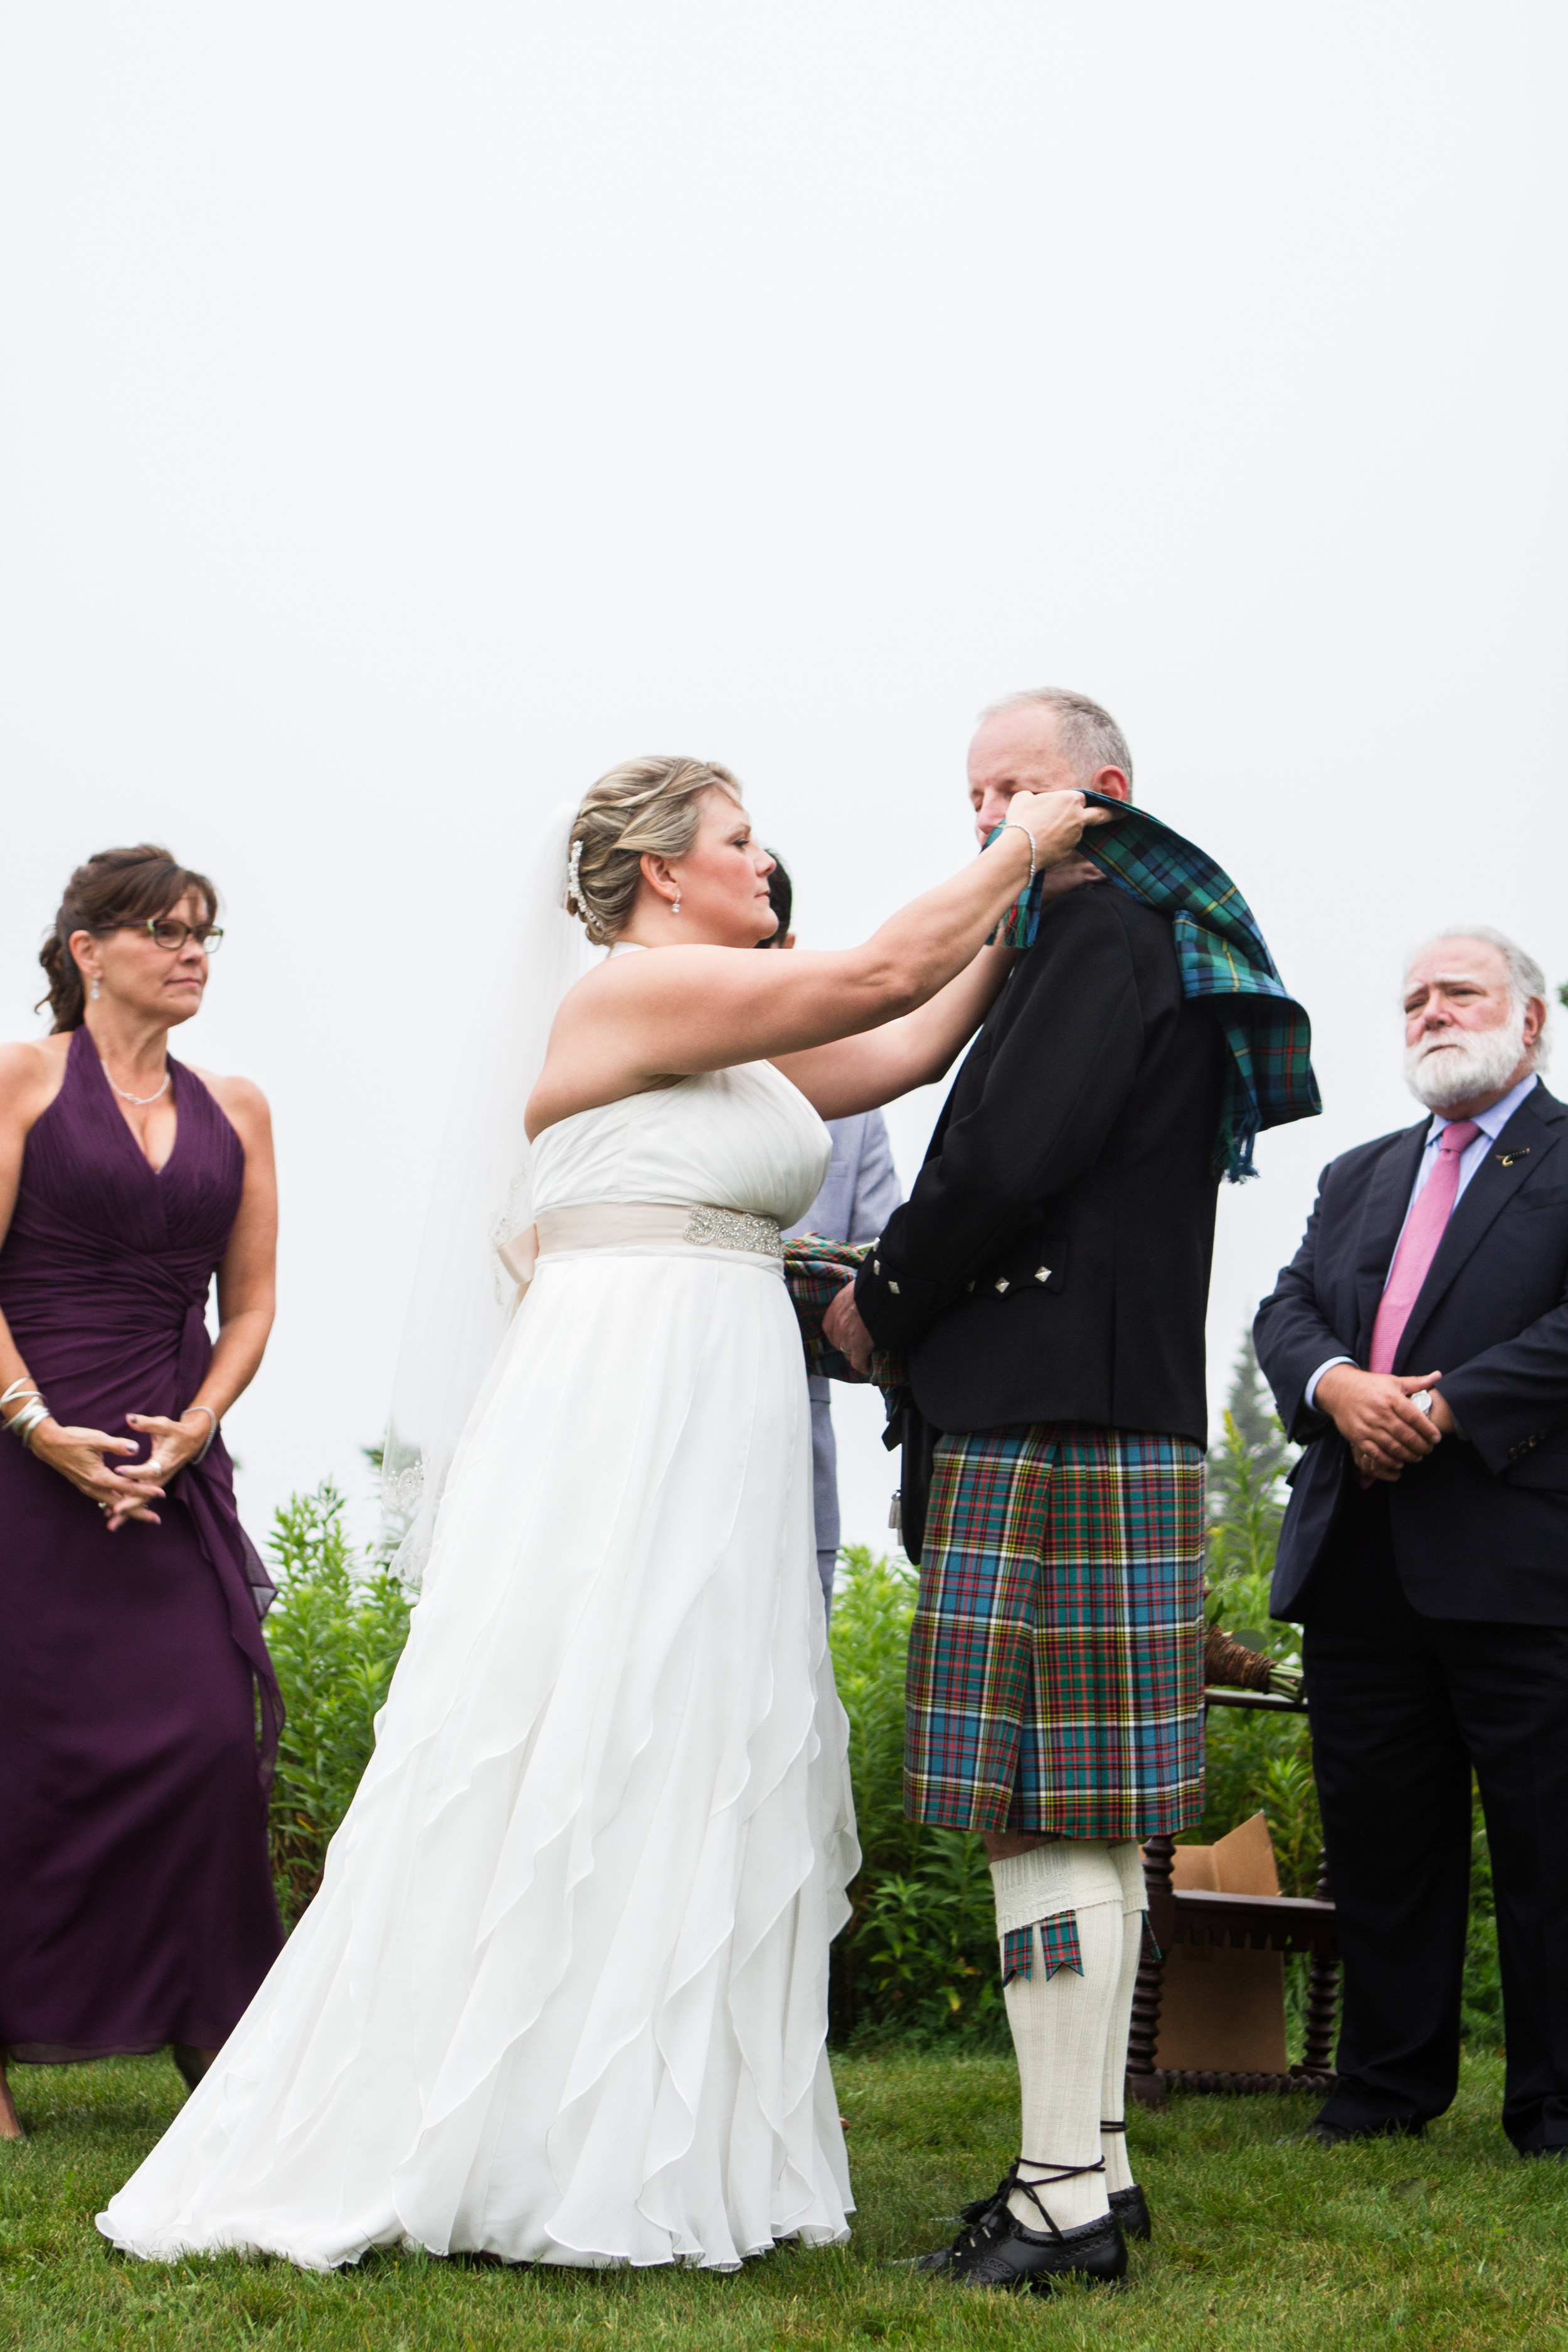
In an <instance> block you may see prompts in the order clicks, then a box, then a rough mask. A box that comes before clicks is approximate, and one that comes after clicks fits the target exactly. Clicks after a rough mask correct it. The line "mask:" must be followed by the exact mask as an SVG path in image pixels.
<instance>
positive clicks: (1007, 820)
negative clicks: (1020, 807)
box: [997, 816, 1035, 890]
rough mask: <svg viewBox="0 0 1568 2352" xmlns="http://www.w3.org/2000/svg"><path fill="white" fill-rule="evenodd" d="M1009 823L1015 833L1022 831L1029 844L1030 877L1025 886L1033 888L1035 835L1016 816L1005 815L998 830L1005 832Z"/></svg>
mask: <svg viewBox="0 0 1568 2352" xmlns="http://www.w3.org/2000/svg"><path fill="white" fill-rule="evenodd" d="M1009 825H1011V826H1012V828H1013V830H1014V832H1015V833H1021V834H1022V835H1023V836H1024V838H1025V840H1026V842H1027V843H1028V845H1029V878H1028V880H1027V882H1026V883H1025V885H1024V887H1025V889H1026V890H1031V889H1033V887H1034V884H1035V836H1034V835H1033V834H1032V833H1031V832H1030V831H1029V828H1028V826H1027V825H1026V824H1019V823H1018V820H1017V818H1016V816H1005V817H1004V818H1003V820H1002V822H1001V824H999V825H998V827H997V832H998V833H999V834H1003V833H1005V832H1006V830H1007V828H1008V826H1009Z"/></svg>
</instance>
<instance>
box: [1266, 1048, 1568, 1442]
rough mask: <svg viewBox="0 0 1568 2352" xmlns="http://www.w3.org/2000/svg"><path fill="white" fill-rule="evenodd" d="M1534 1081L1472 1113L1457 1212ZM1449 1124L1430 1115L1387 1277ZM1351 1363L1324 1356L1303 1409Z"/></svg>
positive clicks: (1343, 1358) (1437, 1113) (1309, 1385)
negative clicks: (1326, 1377) (1326, 1379)
mask: <svg viewBox="0 0 1568 2352" xmlns="http://www.w3.org/2000/svg"><path fill="white" fill-rule="evenodd" d="M1535 1082H1536V1080H1535V1072H1534V1071H1533V1070H1531V1073H1530V1075H1529V1076H1528V1077H1523V1078H1521V1080H1520V1082H1519V1084H1518V1086H1517V1087H1510V1088H1509V1090H1508V1092H1507V1094H1506V1095H1504V1096H1503V1097H1501V1099H1500V1101H1498V1102H1495V1103H1493V1105H1492V1107H1491V1108H1490V1110H1479V1111H1478V1112H1477V1113H1476V1125H1477V1126H1478V1127H1479V1129H1480V1133H1479V1135H1478V1136H1477V1137H1476V1138H1475V1139H1474V1141H1473V1142H1470V1143H1467V1144H1466V1146H1465V1148H1464V1150H1463V1151H1461V1152H1460V1154H1459V1187H1458V1192H1456V1193H1455V1194H1454V1208H1456V1209H1457V1208H1458V1205H1459V1202H1461V1201H1462V1200H1463V1199H1464V1197H1465V1187H1466V1185H1467V1184H1468V1182H1469V1181H1470V1179H1471V1177H1472V1176H1473V1175H1474V1174H1475V1172H1476V1171H1477V1169H1478V1168H1479V1166H1480V1164H1481V1162H1482V1160H1484V1159H1485V1158H1486V1156H1487V1151H1488V1149H1489V1146H1490V1145H1492V1144H1494V1143H1495V1142H1496V1141H1497V1139H1498V1138H1499V1136H1500V1134H1501V1133H1502V1131H1503V1129H1504V1128H1505V1127H1506V1126H1507V1125H1508V1123H1509V1120H1510V1118H1512V1117H1513V1115H1514V1112H1515V1111H1516V1110H1517V1109H1518V1108H1519V1107H1520V1104H1521V1102H1522V1101H1523V1100H1524V1097H1525V1096H1526V1095H1527V1094H1528V1093H1529V1092H1530V1089H1531V1087H1532V1086H1534V1084H1535ZM1453 1124H1454V1121H1453V1120H1452V1119H1451V1118H1444V1116H1443V1114H1442V1112H1441V1111H1440V1110H1435V1111H1434V1112H1433V1114H1432V1124H1431V1126H1430V1128H1429V1129H1427V1131H1426V1144H1425V1145H1424V1147H1423V1149H1422V1152H1421V1158H1420V1160H1419V1162H1418V1163H1417V1166H1416V1170H1415V1183H1414V1184H1412V1186H1411V1187H1410V1198H1409V1200H1408V1201H1407V1202H1405V1215H1404V1219H1403V1221H1402V1222H1401V1224H1400V1227H1399V1241H1396V1242H1395V1243H1394V1255H1393V1256H1392V1257H1390V1259H1389V1261H1388V1270H1389V1273H1390V1274H1392V1273H1393V1271H1394V1258H1396V1257H1397V1256H1398V1255H1399V1242H1402V1241H1403V1240H1404V1239H1405V1226H1406V1225H1407V1224H1408V1223H1410V1212H1411V1210H1412V1209H1413V1208H1414V1207H1415V1203H1416V1202H1417V1201H1418V1200H1419V1199H1420V1198H1421V1194H1422V1192H1423V1190H1424V1188H1425V1186H1426V1181H1427V1180H1428V1178H1429V1177H1430V1175H1431V1173H1432V1171H1433V1169H1434V1168H1436V1165H1437V1146H1438V1143H1439V1142H1440V1140H1441V1139H1442V1138H1443V1136H1444V1135H1446V1134H1447V1130H1448V1129H1449V1128H1451V1127H1452V1126H1453ZM1452 1213H1453V1211H1452V1210H1450V1212H1449V1214H1450V1215H1452ZM1387 1280H1388V1276H1387V1275H1384V1284H1385V1285H1386V1283H1387ZM1354 1361H1355V1358H1354V1357H1353V1356H1325V1357H1324V1359H1323V1360H1322V1362H1321V1364H1320V1365H1319V1366H1318V1369H1317V1370H1316V1371H1315V1372H1314V1373H1313V1374H1312V1377H1311V1379H1310V1381H1308V1382H1307V1394H1306V1406H1307V1410H1308V1412H1311V1410H1312V1403H1313V1400H1314V1399H1315V1397H1316V1396H1317V1393H1318V1382H1319V1381H1321V1379H1322V1377H1323V1374H1324V1373H1325V1372H1326V1371H1330V1370H1332V1368H1333V1366H1334V1365H1335V1364H1353V1363H1354Z"/></svg>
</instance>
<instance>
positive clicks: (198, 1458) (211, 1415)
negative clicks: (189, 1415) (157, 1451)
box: [180, 1404, 218, 1470]
mask: <svg viewBox="0 0 1568 2352" xmlns="http://www.w3.org/2000/svg"><path fill="white" fill-rule="evenodd" d="M185 1412H205V1415H206V1417H207V1419H208V1420H209V1421H210V1422H211V1423H212V1427H211V1428H210V1429H209V1430H208V1432H207V1433H206V1440H205V1444H203V1446H202V1449H201V1452H200V1453H199V1454H192V1456H191V1458H190V1460H189V1461H188V1462H187V1463H186V1465H185V1467H186V1469H187V1470H194V1469H195V1466H196V1464H197V1463H198V1462H205V1460H206V1457H207V1455H208V1454H210V1453H211V1451H212V1442H213V1439H214V1438H215V1437H216V1435H217V1433H218V1418H217V1415H216V1412H214V1411H213V1409H212V1407H211V1405H210V1404H188V1405H187V1406H186V1407H185ZM180 1417H181V1419H182V1420H184V1413H182V1415H181V1416H180Z"/></svg>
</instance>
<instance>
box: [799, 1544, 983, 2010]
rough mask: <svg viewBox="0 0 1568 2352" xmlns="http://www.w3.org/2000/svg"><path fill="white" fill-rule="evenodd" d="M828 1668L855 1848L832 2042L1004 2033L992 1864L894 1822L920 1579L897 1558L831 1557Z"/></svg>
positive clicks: (972, 1846) (934, 1834)
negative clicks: (834, 1569) (840, 1706)
mask: <svg viewBox="0 0 1568 2352" xmlns="http://www.w3.org/2000/svg"><path fill="white" fill-rule="evenodd" d="M840 1558H841V1559H842V1561H843V1564H844V1570H845V1575H844V1580H843V1581H842V1583H841V1584H840V1587H839V1590H838V1591H837V1594H836V1596H835V1598H834V1602H833V1628H832V1640H833V1671H834V1675H835V1678H836V1680H837V1685H838V1695H839V1696H840V1698H841V1699H842V1700H843V1702H844V1707H845V1712H846V1713H847V1716H848V1717H849V1769H850V1773H851V1777H852V1779H853V1780H854V1785H855V1811H856V1821H857V1825H858V1830H859V1835H860V1850H861V1854H862V1856H863V1860H862V1864H861V1869H860V1874H859V1876H858V1878H857V1879H856V1881H855V1884H854V1885H853V1886H852V1887H851V1888H850V1890H849V1893H850V1901H851V1903H852V1904H853V1906H854V1916H853V1918H852V1919H851V1922H850V1925H849V1927H847V1930H846V1931H845V1933H844V1935H843V1936H841V1937H839V1939H838V1942H837V1945H836V1946H835V1948H834V1962H833V1969H834V1973H833V1989H832V2007H833V2022H834V2030H835V2033H836V2034H837V2037H838V2038H839V2039H841V2040H844V2039H848V2038H849V2037H850V2036H851V2035H854V2036H856V2037H858V2039H860V2040H862V2041H865V2040H879V2039H881V2038H883V2037H886V2036H889V2035H892V2034H899V2035H908V2036H910V2037H912V2038H914V2039H916V2040H919V2041H932V2040H936V2039H939V2038H943V2039H945V2038H947V2037H949V2036H951V2035H953V2034H958V2035H960V2036H962V2037H963V2038H964V2039H965V2040H966V2041H967V2042H969V2043H970V2044H971V2046H979V2045H980V2044H982V2043H984V2042H994V2041H995V2040H997V2039H999V2038H1001V2037H1002V2036H1003V2035H1004V2034H1005V2015H1004V2011H1003V2006H1002V1991H1001V1979H1000V1975H999V1972H998V1969H997V1961H996V1914H995V1909H994V1905H993V1903H992V1899H991V1872H990V1868H989V1865H988V1864H987V1862H986V1859H985V1850H984V1845H983V1844H982V1843H981V1841H980V1839H979V1838H977V1837H972V1836H969V1835H967V1834H966V1833H965V1832H963V1831H959V1830H942V1829H926V1828H922V1827H921V1825H920V1824H919V1823H917V1822H910V1821H906V1820H905V1818H904V1788H903V1767H904V1664H905V1659H906V1657H907V1654H908V1651H909V1643H910V1618H911V1617H912V1615H913V1613H914V1605H915V1593H916V1591H917V1589H918V1582H919V1580H918V1578H917V1576H916V1574H915V1571H914V1570H913V1569H912V1568H911V1567H910V1563H909V1561H908V1560H907V1559H904V1558H903V1556H902V1554H901V1553H899V1554H895V1556H894V1557H893V1558H892V1559H876V1558H873V1556H872V1554H871V1552H870V1551H869V1550H868V1548H867V1547H866V1546H865V1545H864V1544H850V1545H847V1547H846V1549H845V1550H844V1551H843V1552H842V1554H841V1555H840Z"/></svg>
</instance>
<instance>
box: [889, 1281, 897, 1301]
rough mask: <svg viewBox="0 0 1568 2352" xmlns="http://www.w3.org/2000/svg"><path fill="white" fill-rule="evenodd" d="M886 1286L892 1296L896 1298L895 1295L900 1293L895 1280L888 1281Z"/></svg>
mask: <svg viewBox="0 0 1568 2352" xmlns="http://www.w3.org/2000/svg"><path fill="white" fill-rule="evenodd" d="M888 1288H889V1290H890V1291H891V1292H892V1294H893V1297H895V1298H897V1297H899V1296H900V1290H899V1286H898V1284H897V1283H896V1282H889V1285H888Z"/></svg>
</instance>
